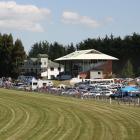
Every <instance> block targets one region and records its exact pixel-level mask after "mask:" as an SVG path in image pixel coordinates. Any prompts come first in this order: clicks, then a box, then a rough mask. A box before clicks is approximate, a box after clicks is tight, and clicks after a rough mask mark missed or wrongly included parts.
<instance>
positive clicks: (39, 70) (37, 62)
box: [20, 54, 64, 79]
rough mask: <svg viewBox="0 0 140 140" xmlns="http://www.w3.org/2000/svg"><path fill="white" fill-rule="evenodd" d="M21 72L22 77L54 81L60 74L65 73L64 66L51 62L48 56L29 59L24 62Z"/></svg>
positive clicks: (43, 55) (42, 55)
mask: <svg viewBox="0 0 140 140" xmlns="http://www.w3.org/2000/svg"><path fill="white" fill-rule="evenodd" d="M20 70H21V74H22V75H31V76H37V77H45V78H47V79H54V78H56V77H57V75H59V73H60V72H63V71H64V67H63V65H60V64H58V63H55V62H53V61H51V60H49V59H48V55H46V54H39V55H38V57H37V58H28V59H26V60H24V63H23V64H22V66H21V68H20Z"/></svg>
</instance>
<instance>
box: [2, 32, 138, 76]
mask: <svg viewBox="0 0 140 140" xmlns="http://www.w3.org/2000/svg"><path fill="white" fill-rule="evenodd" d="M83 49H96V50H98V51H101V52H103V53H106V54H108V55H112V56H114V57H117V58H118V59H119V61H114V62H113V73H114V74H115V75H116V76H118V77H120V76H122V77H134V76H139V75H140V61H139V55H140V35H139V34H136V33H134V34H133V35H131V36H125V37H124V38H121V37H114V36H113V35H110V36H105V37H104V38H100V37H99V38H96V39H86V40H84V41H82V42H80V43H78V44H76V45H75V46H74V45H73V44H72V43H71V44H70V45H67V46H64V45H62V44H59V43H58V42H54V43H49V42H48V41H42V42H37V43H35V44H34V45H33V46H32V47H31V49H30V51H29V55H28V57H37V54H39V53H43V54H44V53H46V54H48V56H49V59H51V60H54V59H56V58H59V57H61V56H64V55H66V54H69V53H71V52H73V51H75V50H83ZM26 57H27V55H26V53H25V51H24V46H23V45H22V42H21V40H19V39H17V40H16V41H15V42H14V41H13V36H12V35H11V34H3V35H2V34H0V77H2V76H6V77H7V76H12V77H16V76H17V75H18V74H19V69H18V67H19V63H21V62H23V60H24V59H25V58H26Z"/></svg>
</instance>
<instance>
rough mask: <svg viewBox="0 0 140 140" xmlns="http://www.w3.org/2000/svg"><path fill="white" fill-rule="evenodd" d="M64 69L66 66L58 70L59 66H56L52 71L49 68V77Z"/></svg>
mask: <svg viewBox="0 0 140 140" xmlns="http://www.w3.org/2000/svg"><path fill="white" fill-rule="evenodd" d="M63 71H64V67H61V71H59V70H58V67H55V68H54V70H53V71H51V69H50V68H48V79H51V75H53V76H54V77H57V75H58V74H59V73H60V72H63Z"/></svg>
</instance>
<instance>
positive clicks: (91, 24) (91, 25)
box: [0, 0, 140, 52]
mask: <svg viewBox="0 0 140 140" xmlns="http://www.w3.org/2000/svg"><path fill="white" fill-rule="evenodd" d="M0 31H1V32H2V33H12V34H13V36H14V39H15V38H17V37H18V38H20V39H21V40H22V42H23V45H24V47H25V50H26V52H28V51H29V50H30V48H31V46H32V45H33V44H34V43H35V42H38V41H43V40H47V41H48V42H50V43H52V42H54V41H57V42H59V43H62V44H64V45H67V44H70V43H71V42H73V43H74V44H76V43H79V42H80V41H82V40H85V39H87V38H97V37H99V36H100V37H104V36H105V35H106V34H107V35H110V34H111V33H112V34H113V35H115V36H121V37H124V36H125V35H131V34H132V33H133V32H136V33H140V0H13V1H9V0H0Z"/></svg>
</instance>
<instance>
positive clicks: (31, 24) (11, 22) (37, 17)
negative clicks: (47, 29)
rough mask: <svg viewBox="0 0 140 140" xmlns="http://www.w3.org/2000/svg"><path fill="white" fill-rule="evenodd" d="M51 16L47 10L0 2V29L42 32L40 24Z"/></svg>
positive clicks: (12, 2) (33, 6)
mask: <svg viewBox="0 0 140 140" xmlns="http://www.w3.org/2000/svg"><path fill="white" fill-rule="evenodd" d="M50 14H51V11H50V10H49V9H47V8H38V7H37V6H35V5H20V4H17V3H16V2H15V1H8V2H5V1H1V2H0V29H4V30H7V29H11V30H27V31H33V32H42V31H43V27H42V26H41V24H40V22H41V21H42V20H44V19H45V18H46V17H48V16H49V15H50Z"/></svg>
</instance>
